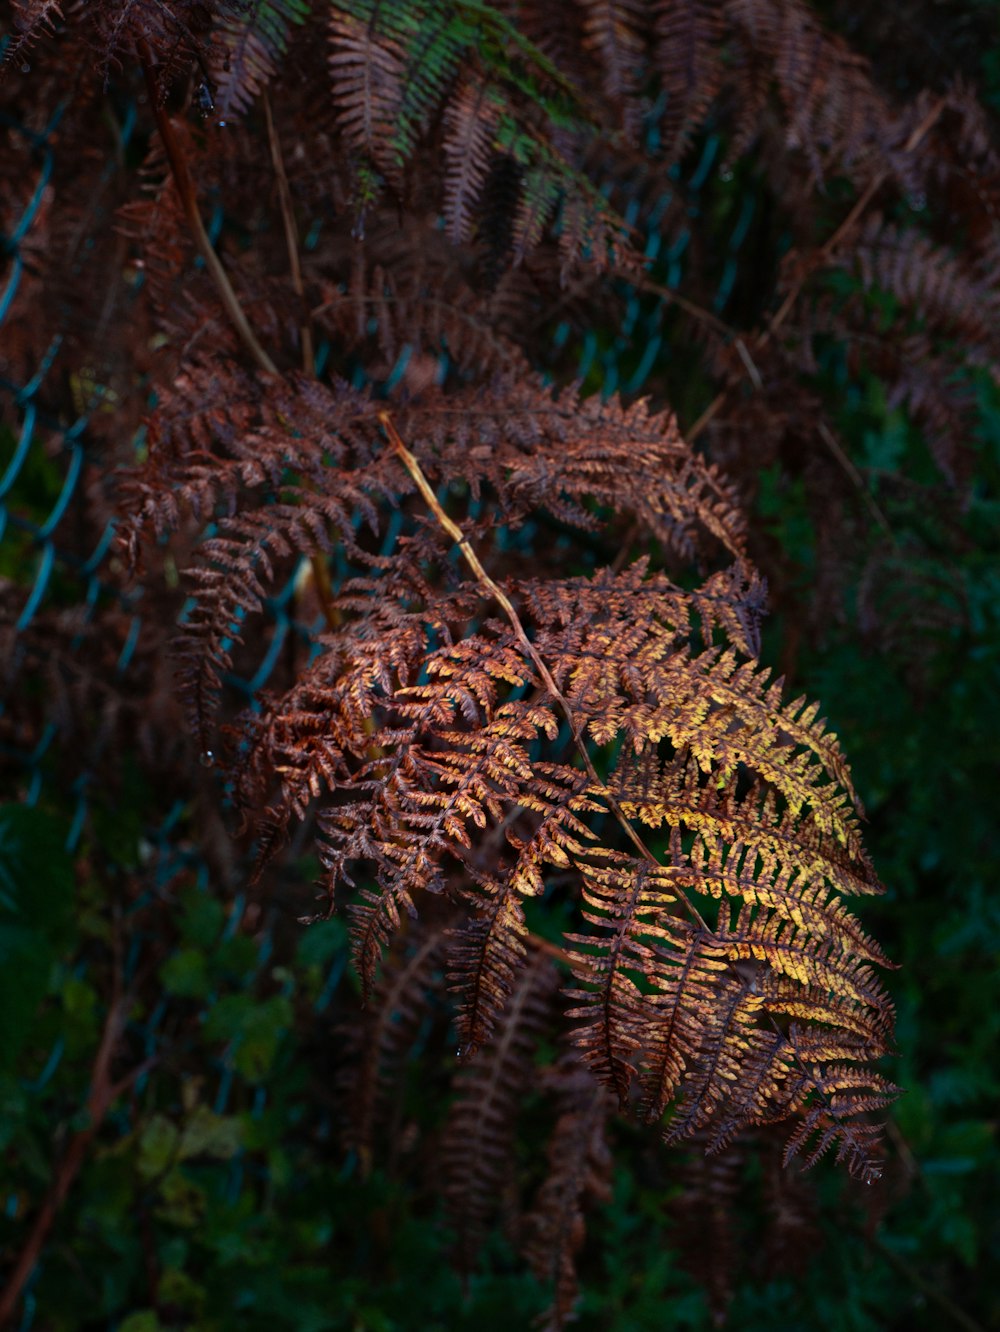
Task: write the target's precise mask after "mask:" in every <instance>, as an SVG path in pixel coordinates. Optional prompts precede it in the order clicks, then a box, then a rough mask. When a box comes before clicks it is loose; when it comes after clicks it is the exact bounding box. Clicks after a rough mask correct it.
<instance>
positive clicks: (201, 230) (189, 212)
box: [139, 42, 278, 375]
mask: <svg viewBox="0 0 1000 1332" xmlns="http://www.w3.org/2000/svg"><path fill="white" fill-rule="evenodd" d="M139 59H140V61H141V63H142V72H143V74H144V76H145V79H146V88H147V91H148V93H149V102H150V105H151V106H152V108H153V115H154V116H155V117H156V127H157V129H158V130H159V131H160V138H161V139H162V140H163V147H164V150H165V152H166V154H167V161H168V162H169V163H170V174H171V175H172V176H173V179H174V184H175V186H176V187H177V193H178V195H179V196H180V200H181V205H182V207H183V209H184V214H185V216H186V218H187V221H188V226H189V227H190V228H191V234H192V235H193V237H194V239H195V243H196V244H197V246H198V249H199V251H200V252H201V256H202V258H203V259H204V261H205V267H206V268H207V269H208V272H209V275H210V276H211V278H212V281H213V282H214V283H215V286H216V289H217V291H218V293H219V297H220V299H221V301H222V304H223V306H224V308H225V311H226V314H227V315H228V316H229V319H230V322H231V323H232V325H233V327H234V328H235V330H236V332H237V334H238V335H239V338H240V341H241V342H242V343H243V345H244V347H245V348H246V349H247V351H248V352H249V354H250V356H251V357H252V358H253V360H254V362H255V363H256V365H257V366H258V367H259V369H261V370H263V371H264V372H265V373H266V374H269V375H277V374H278V367H277V366H276V365H275V364H274V362H273V361H272V360H271V358H270V356H268V354H267V352H266V351H265V350H264V348H263V347H262V346H261V345H260V343H259V342H258V341H257V337H256V334H255V333H254V331H253V329H252V328H251V327H250V323H249V320H248V319H247V317H246V314H245V312H244V310H243V307H242V305H240V302H239V298H238V297H237V295H236V292H235V291H234V290H233V286H232V283H231V282H230V281H229V277H228V274H227V273H226V270H225V269H224V268H223V267H222V263H221V261H220V259H219V256H218V255H217V254H216V253H215V249H214V248H213V246H212V242H211V241H210V240H209V238H208V232H207V231H206V230H205V224H204V223H203V222H202V220H201V212H200V210H199V208H198V196H197V194H196V193H195V188H194V181H193V180H192V179H191V172H190V171H189V169H188V164H187V159H186V158H185V156H184V153H183V151H182V150H181V146H180V144H179V143H178V142H177V135H176V134H175V133H174V127H173V125H172V124H171V121H170V117H169V116H168V115H167V109H166V107H165V106H164V105H163V102H162V100H161V98H160V92H159V89H158V88H157V86H156V76H155V74H154V72H153V63H152V56H151V54H150V51H149V47H148V46H147V45H146V43H145V42H140V43H139Z"/></svg>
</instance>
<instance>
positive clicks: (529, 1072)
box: [444, 953, 557, 1273]
mask: <svg viewBox="0 0 1000 1332" xmlns="http://www.w3.org/2000/svg"><path fill="white" fill-rule="evenodd" d="M556 982H557V975H556V971H555V968H554V967H553V966H552V963H551V962H550V961H549V960H548V959H547V958H546V957H544V956H543V955H541V954H539V953H536V954H535V956H534V957H533V958H532V960H531V961H530V963H529V964H528V965H527V966H526V967H525V968H524V969H523V970H522V971H521V972H520V974H519V976H518V977H517V979H516V981H515V983H514V986H513V989H512V992H511V996H510V999H509V1001H508V1006H507V1010H506V1014H505V1018H504V1022H503V1025H502V1026H501V1027H500V1028H499V1030H498V1031H497V1032H496V1034H495V1035H494V1037H493V1039H492V1040H491V1041H490V1042H489V1043H488V1044H487V1045H484V1046H483V1047H482V1048H481V1049H480V1051H479V1052H478V1054H477V1055H476V1056H475V1057H474V1058H471V1059H468V1060H466V1061H465V1062H464V1063H462V1064H461V1065H460V1067H459V1069H458V1072H457V1073H456V1075H455V1101H454V1104H453V1106H452V1109H451V1113H450V1115H449V1117H448V1123H447V1125H446V1127H445V1134H444V1141H445V1144H446V1146H445V1178H446V1183H445V1203H446V1206H447V1210H448V1215H449V1217H450V1219H451V1223H452V1226H453V1227H454V1230H455V1234H456V1244H455V1259H456V1262H457V1264H458V1266H459V1268H460V1270H461V1271H463V1272H466V1273H468V1272H471V1271H472V1269H473V1265H474V1263H475V1259H476V1255H477V1253H478V1251H479V1248H480V1246H481V1244H482V1241H483V1238H484V1236H485V1233H486V1229H487V1226H488V1224H489V1222H490V1220H491V1219H492V1218H493V1216H495V1214H496V1210H497V1202H498V1199H499V1198H500V1196H501V1194H502V1192H503V1187H504V1182H505V1180H507V1179H509V1178H510V1170H511V1166H512V1164H513V1161H512V1156H511V1152H512V1149H513V1145H514V1128H515V1124H516V1119H517V1111H518V1108H519V1105H520V1103H521V1101H522V1100H523V1098H524V1097H525V1095H526V1094H527V1093H528V1092H529V1091H530V1090H531V1089H532V1088H533V1087H534V1086H535V1084H536V1081H537V1072H536V1069H535V1066H534V1062H533V1055H534V1052H535V1048H536V1046H537V1043H538V1041H539V1039H540V1038H541V1036H542V1035H543V1033H544V1032H545V1030H546V1028H547V1025H548V1021H549V1017H550V1014H551V1005H552V1001H553V996H554V992H555V988H556Z"/></svg>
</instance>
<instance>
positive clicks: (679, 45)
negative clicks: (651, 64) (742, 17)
mask: <svg viewBox="0 0 1000 1332" xmlns="http://www.w3.org/2000/svg"><path fill="white" fill-rule="evenodd" d="M721 36H722V22H721V15H720V13H719V9H718V7H717V6H714V5H712V4H705V3H704V2H703V0H659V3H658V4H657V5H656V6H655V21H654V48H653V50H654V61H655V65H656V69H657V71H658V73H659V75H660V79H661V81H662V84H663V90H664V92H665V93H666V95H667V106H666V111H665V112H664V117H663V126H664V137H665V140H666V142H665V145H664V151H665V154H666V156H667V159H668V160H677V159H678V158H680V156H681V155H682V153H683V152H684V150H685V148H686V147H687V143H688V141H689V139H690V136H691V134H692V133H693V132H694V131H695V129H696V128H697V127H698V126H699V125H701V124H702V123H703V122H704V119H705V115H706V113H707V111H708V108H709V107H710V106H711V104H712V102H713V101H714V100H715V98H716V96H717V95H718V92H719V88H720V85H721V82H722V66H721V60H720V57H721V49H720V38H721Z"/></svg>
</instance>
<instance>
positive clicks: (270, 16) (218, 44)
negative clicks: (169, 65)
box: [210, 0, 311, 125]
mask: <svg viewBox="0 0 1000 1332" xmlns="http://www.w3.org/2000/svg"><path fill="white" fill-rule="evenodd" d="M310 10H311V0H250V3H249V4H247V5H242V6H241V7H240V8H239V9H237V10H236V12H235V13H233V14H231V15H227V17H226V18H225V19H224V21H223V22H222V24H221V25H220V26H219V28H218V29H217V31H216V33H215V34H214V40H213V44H212V61H211V65H210V70H211V74H212V79H213V82H214V84H215V93H214V99H215V112H214V114H215V117H216V119H217V120H218V121H219V122H220V123H221V124H223V125H224V124H226V123H227V122H228V121H230V120H233V119H235V118H236V117H237V116H242V115H244V114H245V113H246V111H247V109H248V108H249V107H250V105H251V104H252V103H253V102H254V101H255V100H256V98H257V97H258V96H259V95H260V93H261V91H262V90H263V89H264V88H265V87H266V86H267V84H268V83H269V82H270V81H271V79H272V78H273V77H274V74H275V71H276V69H277V66H278V62H279V60H280V58H281V57H282V56H283V55H284V53H285V50H286V48H287V45H288V34H289V30H290V28H291V27H292V25H294V24H301V23H304V22H305V20H306V19H307V18H308V16H309V13H310Z"/></svg>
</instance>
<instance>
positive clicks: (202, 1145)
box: [178, 1105, 243, 1161]
mask: <svg viewBox="0 0 1000 1332" xmlns="http://www.w3.org/2000/svg"><path fill="white" fill-rule="evenodd" d="M242 1145H243V1126H242V1124H241V1123H240V1121H239V1119H237V1118H236V1117H234V1116H232V1115H217V1114H214V1113H213V1112H212V1111H211V1110H209V1109H208V1107H207V1106H204V1105H199V1106H198V1108H197V1109H196V1110H195V1112H194V1114H193V1115H192V1117H191V1119H190V1120H189V1121H188V1122H187V1124H185V1126H184V1132H183V1133H182V1134H181V1141H180V1149H179V1152H178V1156H179V1159H180V1160H182V1161H185V1160H187V1159H188V1158H189V1157H192V1156H212V1157H215V1158H216V1160H219V1161H228V1160H229V1159H230V1158H231V1157H233V1156H235V1155H236V1153H237V1152H238V1151H239V1150H240V1147H241V1146H242Z"/></svg>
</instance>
